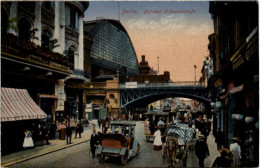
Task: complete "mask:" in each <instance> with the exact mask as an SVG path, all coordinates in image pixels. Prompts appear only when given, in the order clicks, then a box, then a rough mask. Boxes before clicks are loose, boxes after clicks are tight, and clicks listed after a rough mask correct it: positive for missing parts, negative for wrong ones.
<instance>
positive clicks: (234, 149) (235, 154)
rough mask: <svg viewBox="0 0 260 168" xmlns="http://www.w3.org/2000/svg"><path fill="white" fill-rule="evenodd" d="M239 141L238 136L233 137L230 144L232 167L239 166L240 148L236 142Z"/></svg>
mask: <svg viewBox="0 0 260 168" xmlns="http://www.w3.org/2000/svg"><path fill="white" fill-rule="evenodd" d="M239 142H240V138H238V137H234V138H233V143H232V144H230V150H231V151H232V154H233V165H232V167H239V166H240V159H241V148H240V145H239V144H238V143H239Z"/></svg>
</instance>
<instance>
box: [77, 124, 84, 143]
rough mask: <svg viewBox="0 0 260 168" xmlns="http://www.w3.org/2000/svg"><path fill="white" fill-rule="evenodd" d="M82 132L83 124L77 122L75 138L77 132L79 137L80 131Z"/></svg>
mask: <svg viewBox="0 0 260 168" xmlns="http://www.w3.org/2000/svg"><path fill="white" fill-rule="evenodd" d="M82 132H83V126H82V124H81V122H79V123H78V124H77V126H76V133H75V139H77V134H79V138H81V133H82Z"/></svg>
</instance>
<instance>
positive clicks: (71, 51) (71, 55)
mask: <svg viewBox="0 0 260 168" xmlns="http://www.w3.org/2000/svg"><path fill="white" fill-rule="evenodd" d="M74 53H75V47H74V46H70V47H69V49H68V58H69V61H70V63H71V66H70V69H71V70H74Z"/></svg>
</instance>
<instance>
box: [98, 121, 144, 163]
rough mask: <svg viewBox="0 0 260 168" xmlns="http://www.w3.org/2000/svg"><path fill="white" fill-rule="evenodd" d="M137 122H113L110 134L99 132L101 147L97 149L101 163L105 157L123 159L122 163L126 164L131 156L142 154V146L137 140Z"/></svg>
mask: <svg viewBox="0 0 260 168" xmlns="http://www.w3.org/2000/svg"><path fill="white" fill-rule="evenodd" d="M135 126H136V123H135V121H125V120H121V121H111V123H110V130H111V132H108V133H101V132H99V133H98V134H99V137H100V139H101V145H100V146H99V147H98V149H97V154H98V155H99V161H100V162H101V163H102V162H104V160H105V157H107V156H108V157H121V163H122V164H123V165H125V164H126V162H127V160H128V159H129V158H130V154H131V155H133V156H134V155H137V154H138V153H139V152H140V144H139V142H138V141H137V140H135Z"/></svg>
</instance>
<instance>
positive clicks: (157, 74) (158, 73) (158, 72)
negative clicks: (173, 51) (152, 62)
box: [157, 57, 159, 75]
mask: <svg viewBox="0 0 260 168" xmlns="http://www.w3.org/2000/svg"><path fill="white" fill-rule="evenodd" d="M157 58H158V71H157V75H159V57H157Z"/></svg>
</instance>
